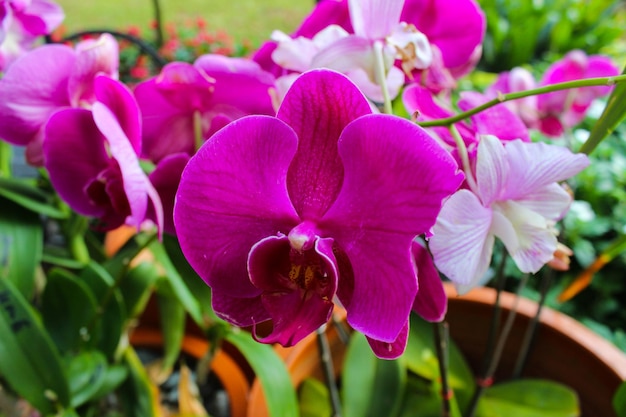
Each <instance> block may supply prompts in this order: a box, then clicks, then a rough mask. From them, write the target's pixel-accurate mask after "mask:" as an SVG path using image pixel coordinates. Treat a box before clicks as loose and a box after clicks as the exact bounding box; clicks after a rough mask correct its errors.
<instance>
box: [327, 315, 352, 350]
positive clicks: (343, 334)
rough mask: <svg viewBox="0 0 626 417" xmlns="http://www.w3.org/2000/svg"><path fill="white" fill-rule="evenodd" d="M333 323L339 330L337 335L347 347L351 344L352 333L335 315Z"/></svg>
mask: <svg viewBox="0 0 626 417" xmlns="http://www.w3.org/2000/svg"><path fill="white" fill-rule="evenodd" d="M330 319H331V321H332V323H333V325H334V326H335V329H336V330H337V335H338V336H339V340H341V343H343V344H344V345H347V344H348V343H349V342H350V333H349V332H348V329H347V328H346V326H344V324H343V323H342V322H341V321H340V320H339V319H338V318H337V316H336V315H335V314H333V315H332V316H331V318H330Z"/></svg>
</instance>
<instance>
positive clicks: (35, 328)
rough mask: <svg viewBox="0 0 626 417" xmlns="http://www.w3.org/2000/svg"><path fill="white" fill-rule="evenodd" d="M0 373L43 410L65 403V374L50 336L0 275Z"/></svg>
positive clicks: (46, 411)
mask: <svg viewBox="0 0 626 417" xmlns="http://www.w3.org/2000/svg"><path fill="white" fill-rule="evenodd" d="M0 335H2V337H0V375H2V376H3V378H4V379H5V380H6V381H7V383H8V384H9V386H10V387H11V388H12V389H13V390H14V391H15V392H17V394H19V395H20V396H21V397H23V398H24V399H25V400H26V401H28V402H29V403H30V404H32V405H33V406H34V407H36V408H37V409H38V410H40V411H41V412H42V413H43V414H46V413H51V412H53V411H55V410H56V409H57V407H56V405H61V406H63V407H67V406H68V405H69V402H70V394H69V386H68V381H67V376H66V375H65V373H64V371H63V366H62V363H61V358H60V356H59V353H58V352H57V350H56V349H55V346H54V344H53V343H52V340H51V339H50V336H48V334H47V333H46V332H45V330H44V328H43V327H42V325H41V323H40V322H39V320H38V319H37V317H36V315H35V313H34V311H32V310H31V307H30V306H29V305H28V303H27V302H26V300H24V297H22V295H21V294H20V293H19V291H17V289H16V288H15V287H14V286H13V285H12V284H11V283H10V282H9V281H8V280H6V279H0Z"/></svg>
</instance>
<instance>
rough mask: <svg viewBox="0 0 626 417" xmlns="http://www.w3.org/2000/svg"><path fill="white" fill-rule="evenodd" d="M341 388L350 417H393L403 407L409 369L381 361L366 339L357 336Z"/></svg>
mask: <svg viewBox="0 0 626 417" xmlns="http://www.w3.org/2000/svg"><path fill="white" fill-rule="evenodd" d="M341 384H342V385H341V388H342V391H341V394H342V401H343V408H344V412H345V414H346V415H348V416H350V417H366V416H367V417H377V416H383V415H384V416H389V417H392V416H395V415H396V414H397V413H398V412H399V411H400V407H401V405H402V394H403V392H404V387H405V384H406V368H405V367H404V366H403V364H402V362H401V361H399V360H395V361H390V360H382V359H378V358H377V357H376V356H375V355H374V354H373V353H372V349H371V348H370V346H369V343H368V342H367V339H366V338H365V336H363V335H362V334H361V333H357V332H354V333H353V334H352V337H351V339H350V344H349V345H348V351H347V352H346V358H345V362H344V367H343V372H342V379H341Z"/></svg>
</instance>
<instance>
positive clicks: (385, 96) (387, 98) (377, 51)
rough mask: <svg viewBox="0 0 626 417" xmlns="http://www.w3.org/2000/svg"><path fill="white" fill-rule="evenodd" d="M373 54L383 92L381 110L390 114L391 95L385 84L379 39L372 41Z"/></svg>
mask: <svg viewBox="0 0 626 417" xmlns="http://www.w3.org/2000/svg"><path fill="white" fill-rule="evenodd" d="M374 56H375V59H376V75H377V76H378V77H377V78H378V81H379V82H380V88H381V90H382V92H383V112H384V113H386V114H392V113H393V109H392V107H391V97H390V96H389V87H388V86H387V68H385V58H384V57H383V44H382V42H380V41H376V42H374Z"/></svg>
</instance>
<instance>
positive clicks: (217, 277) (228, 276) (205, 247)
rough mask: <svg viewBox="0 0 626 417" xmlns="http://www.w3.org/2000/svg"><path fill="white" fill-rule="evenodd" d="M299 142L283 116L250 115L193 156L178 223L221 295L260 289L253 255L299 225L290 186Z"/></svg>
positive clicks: (193, 259) (193, 257) (187, 250)
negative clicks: (253, 276) (250, 264)
mask: <svg viewBox="0 0 626 417" xmlns="http://www.w3.org/2000/svg"><path fill="white" fill-rule="evenodd" d="M297 145H298V141H297V137H296V135H295V133H294V132H293V130H292V129H290V128H289V126H287V125H285V124H284V123H283V122H281V121H280V120H277V119H275V118H271V117H268V116H248V117H244V118H242V119H239V120H237V121H235V122H232V123H231V124H230V125H228V126H226V127H225V128H223V129H222V130H220V131H219V132H217V133H216V134H215V135H214V136H213V137H212V138H211V140H210V141H207V142H205V143H204V145H203V146H202V147H201V148H200V149H199V150H198V152H197V153H196V155H195V156H193V157H192V158H191V160H190V161H189V163H188V165H187V168H186V169H185V171H184V172H183V175H182V178H181V181H180V185H179V188H178V193H177V196H176V207H175V208H174V223H175V226H176V232H177V235H178V238H179V241H180V245H181V248H182V250H183V252H184V254H185V256H186V257H187V259H188V260H189V263H190V264H191V266H193V268H194V269H195V270H196V272H197V273H198V274H199V275H200V276H201V277H202V278H203V279H204V280H205V281H206V282H207V283H208V284H209V285H210V286H211V287H213V289H214V291H215V292H223V293H225V294H227V295H229V296H232V297H243V298H250V297H256V296H258V295H259V294H260V290H259V289H258V288H256V287H255V286H254V285H252V283H250V280H249V279H248V271H247V269H246V263H247V259H248V253H249V252H250V249H251V248H252V246H253V245H254V244H256V243H257V242H259V241H260V240H262V239H264V238H266V237H267V236H273V235H276V234H277V233H278V232H279V231H281V230H285V231H286V230H290V229H291V228H292V227H294V226H295V225H296V224H297V223H299V219H298V217H297V215H296V213H295V211H294V208H293V206H292V205H291V202H290V200H289V196H288V193H287V188H286V176H287V169H288V167H289V164H290V163H291V161H292V159H293V156H294V154H295V152H296V147H297ZM207 219H210V221H207Z"/></svg>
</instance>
